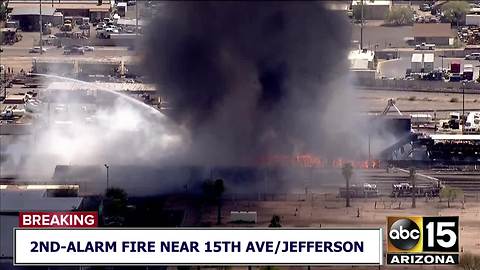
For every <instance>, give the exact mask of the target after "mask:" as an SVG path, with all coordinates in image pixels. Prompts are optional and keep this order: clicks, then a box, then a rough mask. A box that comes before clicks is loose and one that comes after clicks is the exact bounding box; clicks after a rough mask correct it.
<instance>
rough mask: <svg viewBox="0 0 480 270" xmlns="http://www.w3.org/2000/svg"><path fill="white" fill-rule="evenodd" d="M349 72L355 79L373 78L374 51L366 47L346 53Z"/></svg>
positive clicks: (374, 71)
mask: <svg viewBox="0 0 480 270" xmlns="http://www.w3.org/2000/svg"><path fill="white" fill-rule="evenodd" d="M348 60H349V61H350V72H351V73H352V75H353V76H354V78H355V79H356V80H369V79H372V80H373V79H375V74H376V70H375V52H374V51H371V50H367V49H363V50H353V51H350V53H349V55H348Z"/></svg>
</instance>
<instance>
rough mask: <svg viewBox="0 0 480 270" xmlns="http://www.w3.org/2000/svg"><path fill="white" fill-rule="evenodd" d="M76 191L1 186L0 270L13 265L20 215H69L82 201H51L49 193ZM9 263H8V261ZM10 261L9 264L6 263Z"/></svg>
mask: <svg viewBox="0 0 480 270" xmlns="http://www.w3.org/2000/svg"><path fill="white" fill-rule="evenodd" d="M70 188H76V189H77V190H78V186H76V185H68V186H59V185H45V186H43V185H22V186H17V185H2V184H0V268H1V269H9V268H4V267H6V266H8V265H10V266H11V265H12V262H11V259H12V257H13V247H12V243H13V228H15V227H18V216H19V213H20V212H23V211H72V210H78V209H80V208H81V206H82V202H83V197H53V196H51V193H52V190H59V189H70ZM9 260H10V261H9ZM8 261H9V262H8ZM11 269H13V268H11Z"/></svg>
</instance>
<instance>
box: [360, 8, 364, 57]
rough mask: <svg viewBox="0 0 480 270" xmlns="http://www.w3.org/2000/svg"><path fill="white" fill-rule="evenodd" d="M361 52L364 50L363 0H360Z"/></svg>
mask: <svg viewBox="0 0 480 270" xmlns="http://www.w3.org/2000/svg"><path fill="white" fill-rule="evenodd" d="M360 5H361V7H360V50H363V0H360Z"/></svg>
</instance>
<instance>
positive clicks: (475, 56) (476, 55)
mask: <svg viewBox="0 0 480 270" xmlns="http://www.w3.org/2000/svg"><path fill="white" fill-rule="evenodd" d="M465 60H480V53H471V54H467V55H465Z"/></svg>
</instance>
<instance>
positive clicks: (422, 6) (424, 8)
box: [420, 4, 432, 12]
mask: <svg viewBox="0 0 480 270" xmlns="http://www.w3.org/2000/svg"><path fill="white" fill-rule="evenodd" d="M420 10H421V11H424V12H425V11H432V6H430V5H429V4H423V5H421V6H420Z"/></svg>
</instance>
